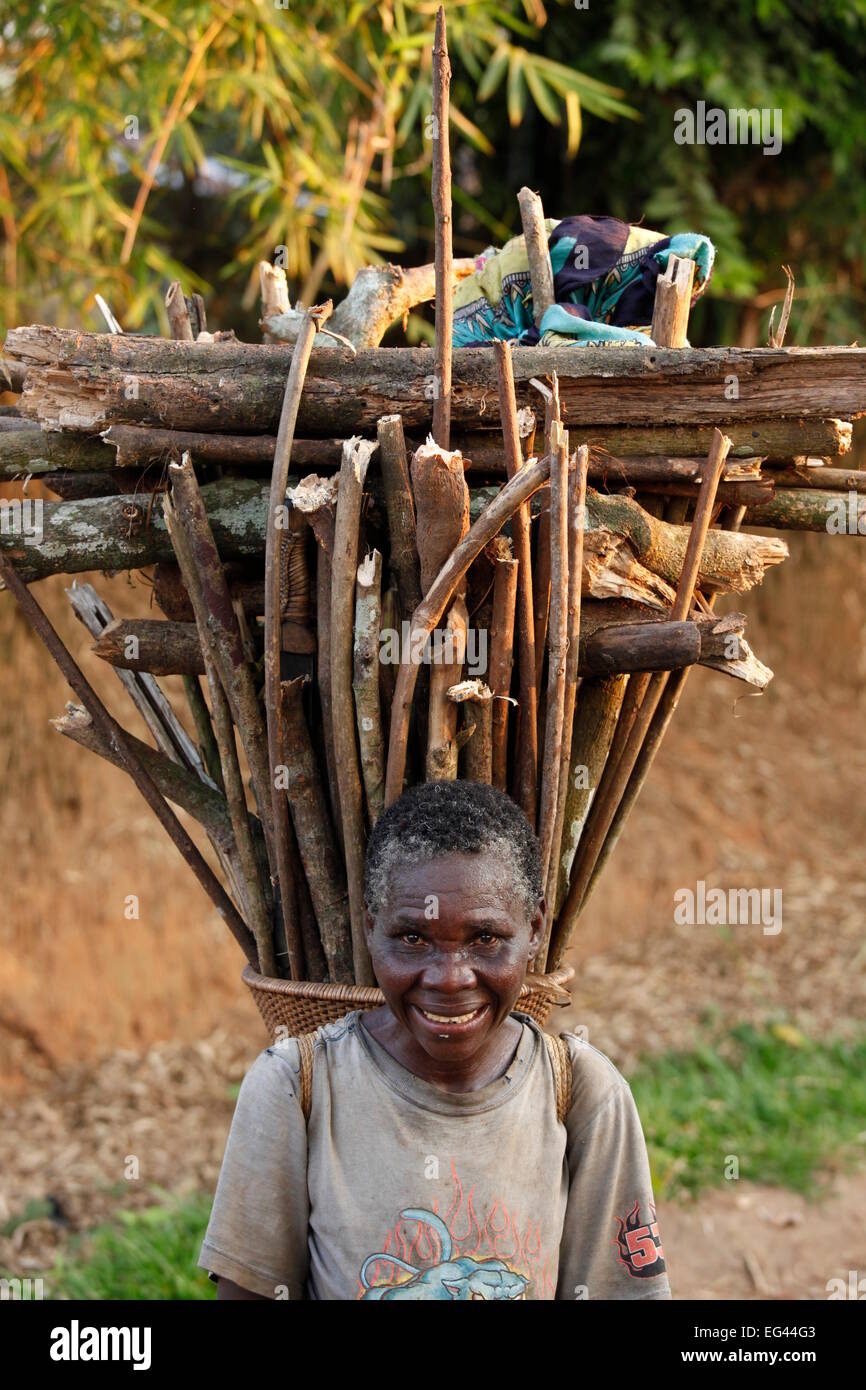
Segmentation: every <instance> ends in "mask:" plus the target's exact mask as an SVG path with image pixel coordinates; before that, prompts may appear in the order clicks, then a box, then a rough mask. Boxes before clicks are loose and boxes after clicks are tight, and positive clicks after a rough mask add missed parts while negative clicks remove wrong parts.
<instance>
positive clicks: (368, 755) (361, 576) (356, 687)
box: [352, 550, 385, 829]
mask: <svg viewBox="0 0 866 1390" xmlns="http://www.w3.org/2000/svg"><path fill="white" fill-rule="evenodd" d="M381 610H382V556H381V555H380V554H379V551H378V550H373V551H371V552H370V554H369V555H366V556H365V557H364V559H363V560H362V561H361V563H360V565H359V566H358V572H357V577H356V581H355V650H354V668H353V669H354V679H353V681H352V689H353V691H354V694H355V718H356V720H357V725H358V747H359V749H360V753H361V773H362V776H363V779H364V791H365V793H366V797H367V817H368V821H369V824H370V828H371V829H372V827H373V826H374V825H375V824H376V821H377V820H378V818H379V816H380V815H381V814H382V811H383V809H384V797H385V739H384V735H383V732H382V704H381V700H380V696H379V621H380V615H381Z"/></svg>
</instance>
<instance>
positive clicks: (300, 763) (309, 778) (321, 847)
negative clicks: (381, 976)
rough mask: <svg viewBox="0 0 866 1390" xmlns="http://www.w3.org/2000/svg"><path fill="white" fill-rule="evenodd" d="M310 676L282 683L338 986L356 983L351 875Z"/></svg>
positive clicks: (317, 897)
mask: <svg viewBox="0 0 866 1390" xmlns="http://www.w3.org/2000/svg"><path fill="white" fill-rule="evenodd" d="M308 680H309V677H308V676H298V677H297V678H296V679H295V680H292V681H283V682H282V692H281V698H282V702H283V727H284V730H285V738H286V750H287V758H288V763H287V770H288V782H287V786H286V792H287V795H288V799H289V805H290V807H291V810H292V821H293V824H294V827H295V835H296V837H297V841H298V849H299V851H300V855H301V861H302V863H303V866H304V873H305V875H306V880H307V883H308V885H309V889H310V897H311V899H312V903H313V909H314V912H315V917H316V922H317V923H318V926H319V931H320V933H321V938H322V946H323V948H324V952H325V957H326V959H327V963H328V973H329V975H330V978H331V981H332V983H334V984H351V983H352V928H351V920H350V916H349V897H348V890H347V888H346V875H345V871H344V869H343V864H342V860H341V858H340V854H339V851H338V849H337V845H336V842H335V840H334V834H333V830H332V829H331V822H330V818H329V816H328V808H327V805H326V802H325V791H324V787H323V785H322V780H321V776H320V773H319V768H318V765H317V762H316V756H315V753H314V751H313V745H312V742H311V740H310V732H309V729H308V727H307V722H306V719H305V717H304V705H303V690H304V685H305V684H306V682H307V681H308Z"/></svg>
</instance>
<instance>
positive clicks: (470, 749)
mask: <svg viewBox="0 0 866 1390" xmlns="http://www.w3.org/2000/svg"><path fill="white" fill-rule="evenodd" d="M448 698H449V699H451V700H453V701H454V702H455V704H459V705H460V707H461V708H462V710H463V729H462V731H461V732H462V733H463V734H465V735H466V737H465V739H464V741H463V744H462V749H463V753H462V756H463V776H464V778H465V779H466V781H467V782H486V784H487V785H488V786H490V785H491V779H492V776H493V744H492V739H491V734H492V727H493V726H492V712H493V694H492V692H491V690H490V687H489V686H487V685H485V684H484V682H483V681H481V680H466V681H460V682H459V683H458V684H457V685H452V686H451V687H450V689H449V691H448Z"/></svg>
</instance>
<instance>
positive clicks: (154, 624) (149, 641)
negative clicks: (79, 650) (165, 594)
mask: <svg viewBox="0 0 866 1390" xmlns="http://www.w3.org/2000/svg"><path fill="white" fill-rule="evenodd" d="M93 654H94V656H98V657H99V658H100V660H101V661H107V662H108V664H109V665H110V666H118V667H120V668H122V669H123V670H127V671H149V672H150V674H151V675H152V676H177V675H187V676H196V675H204V657H203V656H202V650H201V643H200V642H199V640H198V629H197V628H196V626H195V623H167V622H163V621H161V620H160V619H157V618H115V619H114V621H113V622H110V623H109V624H108V625H107V627H105V628H103V630H102V632H101V633H100V634H99V637H98V638H97V639H96V641H95V642H94V644H93Z"/></svg>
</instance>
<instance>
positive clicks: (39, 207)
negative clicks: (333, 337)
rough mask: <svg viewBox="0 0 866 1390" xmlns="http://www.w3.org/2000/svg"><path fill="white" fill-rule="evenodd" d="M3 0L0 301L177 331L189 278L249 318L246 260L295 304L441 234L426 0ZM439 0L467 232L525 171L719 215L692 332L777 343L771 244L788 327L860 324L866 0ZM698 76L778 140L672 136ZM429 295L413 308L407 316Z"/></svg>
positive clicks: (213, 301) (806, 331) (624, 204)
mask: <svg viewBox="0 0 866 1390" xmlns="http://www.w3.org/2000/svg"><path fill="white" fill-rule="evenodd" d="M283 2H284V3H285V6H286V7H285V8H281V7H280V5H281V4H282V3H283ZM13 8H14V12H13V14H12V15H11V17H10V18H9V19H8V20H6V21H5V24H4V27H3V29H2V33H0V151H2V155H0V237H2V242H0V318H2V319H3V320H4V321H5V322H6V323H10V322H16V323H17V322H27V321H29V320H32V319H39V320H42V321H54V322H58V323H68V324H87V325H89V326H91V327H92V326H95V325H96V323H97V322H99V323H100V324H101V320H99V319H98V318H97V317H96V314H95V310H94V307H93V305H94V298H93V297H94V294H95V293H96V292H97V291H98V292H101V293H102V294H103V296H104V297H105V298H106V299H107V300H108V301H109V303H110V304H111V306H112V308H113V310H114V312H115V314H116V315H117V317H118V318H119V319H120V321H121V323H123V325H124V326H125V327H128V328H133V329H134V328H141V327H144V328H146V329H148V330H150V331H161V332H166V331H167V325H166V322H165V315H164V308H163V304H162V296H163V293H164V290H165V288H166V283H167V281H168V280H169V279H172V278H175V277H179V278H180V279H181V280H182V281H183V284H184V288H185V290H186V291H187V292H190V291H191V290H195V289H198V290H200V291H201V292H202V293H205V295H206V297H207V300H208V305H209V308H210V310H211V319H212V322H213V323H214V324H215V325H217V326H220V327H231V326H233V327H235V328H237V329H238V330H239V331H240V332H242V333H244V334H245V336H249V337H256V336H257V324H256V320H257V313H256V305H257V302H258V282H257V263H258V261H259V260H260V259H274V258H275V257H276V258H277V261H278V263H280V264H284V265H285V268H286V270H287V273H288V277H289V284H290V289H291V293H292V295H293V297H294V298H299V299H302V300H303V301H304V302H308V303H309V302H312V300H313V299H314V298H315V297H316V296H317V295H319V296H321V295H323V294H324V293H325V292H328V293H333V292H335V291H336V292H337V293H339V291H340V290H341V288H342V287H344V286H345V285H346V284H348V283H349V282H350V281H351V279H352V278H353V276H354V274H355V272H356V271H357V269H358V268H359V267H360V266H361V265H362V264H364V263H365V262H369V261H375V260H378V259H383V258H389V257H390V258H392V259H399V260H403V261H405V262H406V263H417V262H419V261H423V260H430V259H432V236H431V229H432V212H431V208H430V197H429V183H430V162H431V152H432V142H431V140H430V139H429V138H428V136H429V133H430V132H429V119H428V118H429V114H430V109H431V47H432V38H433V25H434V19H435V9H436V5H435V3H433V2H432V0H351V3H350V0H328V3H323V0H309V3H306V4H298V3H294V0H213V2H212V3H210V2H209V3H207V4H205V3H203V0H170V3H169V0H150V3H148V0H90V2H89V3H88V4H87V5H83V4H78V3H73V4H69V3H67V0H19V3H18V4H17V5H16V6H15V7H13ZM447 16H448V40H449V50H450V55H451V63H452V68H453V81H452V89H451V105H452V119H451V132H450V133H451V149H452V164H453V169H454V201H455V218H454V241H455V251H456V253H457V254H458V255H468V254H474V253H476V252H477V251H479V250H481V249H483V247H484V246H485V245H486V244H488V243H489V242H497V243H501V242H502V241H503V240H504V239H505V238H506V236H507V235H509V234H512V233H513V232H514V231H515V230H516V229H517V227H518V226H519V218H518V213H517V205H516V199H515V194H516V191H517V189H518V188H519V187H520V185H521V184H522V183H528V184H530V186H532V187H535V188H538V189H539V191H540V192H541V194H542V197H543V200H544V204H545V208H546V210H547V212H548V214H549V215H550V216H557V217H561V216H565V215H567V214H569V213H572V212H592V213H608V214H612V215H615V216H618V217H621V218H623V219H624V220H626V221H639V220H641V219H643V220H644V222H645V224H646V225H648V226H655V227H657V228H658V229H659V230H660V231H662V232H664V233H668V232H674V231H681V230H694V231H703V232H706V233H707V234H709V235H710V236H711V237H712V239H713V240H714V241H715V243H716V245H717V250H718V257H717V262H716V271H715V273H714V276H713V281H712V284H711V286H710V291H709V294H708V295H707V296H706V297H705V298H704V299H703V300H702V301H701V303H700V305H699V306H698V307H697V309H696V311H695V313H694V315H693V316H692V323H691V337H692V341H693V342H696V343H698V342H733V341H745V342H747V343H754V342H764V341H766V324H767V317H768V312H769V303H770V300H771V298H772V296H773V293H774V292H776V291H779V297H781V290H782V288H783V286H784V276H783V275H782V273H781V265H782V264H783V263H789V264H791V265H792V266H793V268H794V271H795V274H796V277H797V287H798V298H797V301H796V304H795V308H794V313H793V315H792V318H791V324H790V328H789V341H790V342H794V343H806V342H821V341H837V342H840V341H841V342H846V341H852V340H854V339H856V338H857V336H858V334H859V333H861V331H862V330H861V326H860V325H861V322H862V316H863V307H864V298H866V289H864V266H863V249H864V248H863V231H862V228H863V226H864V223H866V180H864V178H863V153H862V152H863V150H864V147H866V102H864V98H863V96H862V82H861V78H860V74H861V72H862V70H863V68H864V66H866V0H826V3H825V4H823V5H821V6H816V5H814V4H813V3H810V0H757V3H755V0H704V2H703V3H702V4H701V5H699V6H697V7H696V6H694V5H693V4H692V3H690V0H670V2H669V3H668V4H666V5H663V6H661V5H658V6H648V5H646V4H645V3H641V0H608V3H606V4H596V3H594V2H593V3H591V4H590V5H589V6H588V7H587V8H586V9H579V8H577V7H576V6H575V4H574V3H573V0H547V5H546V7H545V5H544V4H542V0H466V2H465V3H463V0H461V2H460V3H457V2H456V0H455V2H454V3H449V4H448V6H447ZM698 101H705V102H706V103H707V106H709V107H712V106H714V105H715V106H720V107H722V108H723V109H726V110H727V109H729V108H732V107H735V108H743V107H746V108H758V109H760V108H768V109H770V110H780V111H781V112H782V125H783V148H782V150H781V153H779V154H778V155H776V156H767V155H765V154H764V153H763V150H762V148H761V146H760V145H754V146H707V145H694V146H683V145H678V144H676V143H675V141H674V139H673V130H674V123H675V113H676V112H677V110H679V109H681V108H688V109H691V110H694V108H695V105H696V103H697V102H698ZM136 122H137V133H136ZM151 159H153V160H154V161H155V164H154V170H155V181H154V183H153V187H152V188H150V191H149V193H148V195H147V197H146V198H144V199H143V201H142V207H141V213H142V215H141V221H140V224H138V222H137V218H138V212H136V213H133V209H134V208H135V207H136V200H137V199H139V200H140V201H141V190H142V188H143V187H144V188H145V190H146V189H147V184H148V163H149V161H150V160H151ZM153 172H154V171H152V173H153ZM126 253H128V255H127V254H126ZM768 292H769V293H768ZM427 318H429V315H428V316H426V317H425V315H423V314H419V315H415V316H414V318H413V324H412V332H413V335H414V338H415V340H416V341H417V340H418V338H419V336H423V335H424V334H425V333H426V326H425V323H426V319H427Z"/></svg>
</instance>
